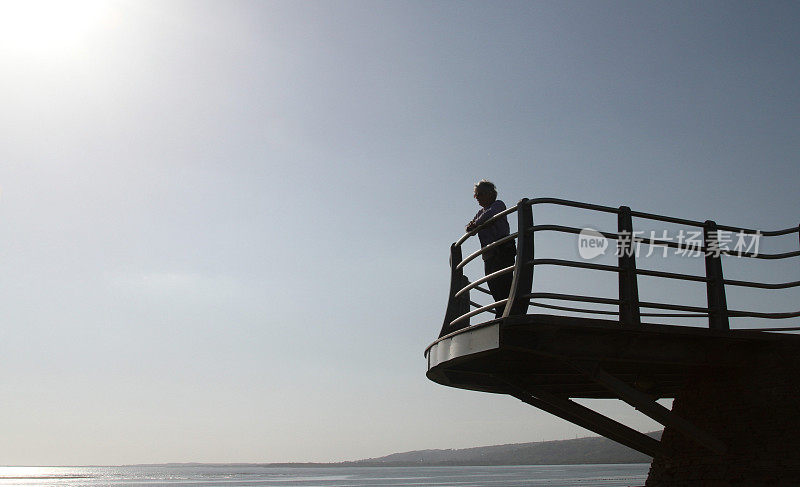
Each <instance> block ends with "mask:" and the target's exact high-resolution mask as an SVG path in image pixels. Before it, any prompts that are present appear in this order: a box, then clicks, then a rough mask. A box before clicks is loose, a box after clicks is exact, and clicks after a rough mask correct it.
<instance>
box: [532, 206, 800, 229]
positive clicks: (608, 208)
mask: <svg viewBox="0 0 800 487" xmlns="http://www.w3.org/2000/svg"><path fill="white" fill-rule="evenodd" d="M526 204H529V205H540V204H554V205H559V206H571V207H573V208H583V209H587V210H595V211H601V212H605V213H614V214H618V213H619V208H614V207H611V206H603V205H593V204H590V203H581V202H579V201H570V200H564V199H560V198H531V199H529V200H528V201H527V202H526ZM631 216H632V217H636V218H644V219H647V220H656V221H662V222H666V223H675V224H678V225H687V226H692V227H701V228H702V227H704V226H705V222H701V221H697V220H688V219H686V218H675V217H671V216H666V215H658V214H656V213H647V212H643V211H631ZM717 229H718V230H725V231H729V232H739V231H742V232H743V233H754V234H760V235H762V236H765V237H775V236H780V235H788V234H790V233H794V232H800V226H796V227H790V228H784V229H781V230H753V229H750V228H737V227H732V226H729V225H717Z"/></svg>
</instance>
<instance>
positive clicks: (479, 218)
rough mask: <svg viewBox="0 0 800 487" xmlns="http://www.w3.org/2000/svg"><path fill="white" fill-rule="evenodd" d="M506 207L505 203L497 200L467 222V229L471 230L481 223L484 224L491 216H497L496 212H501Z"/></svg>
mask: <svg viewBox="0 0 800 487" xmlns="http://www.w3.org/2000/svg"><path fill="white" fill-rule="evenodd" d="M505 209H506V205H504V204H503V202H502V201H500V200H495V201H494V202H493V203H492V204H491V205H489V207H488V208H486V209H485V210H483V211H482V212H478V214H477V215H475V218H473V219H472V221H471V222H469V223H467V231H468V232H471V231H472V230H474V229H475V228H477V227H478V226H479V225H481V224H483V223H484V222H485V221H486V220H488V219H489V218H491V217H493V216H495V215H496V214H498V213H500V212H501V211H503V210H505Z"/></svg>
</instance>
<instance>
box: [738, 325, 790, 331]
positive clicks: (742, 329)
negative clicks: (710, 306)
mask: <svg viewBox="0 0 800 487" xmlns="http://www.w3.org/2000/svg"><path fill="white" fill-rule="evenodd" d="M734 329H735V330H737V331H738V330H741V331H800V326H787V327H786V328H734Z"/></svg>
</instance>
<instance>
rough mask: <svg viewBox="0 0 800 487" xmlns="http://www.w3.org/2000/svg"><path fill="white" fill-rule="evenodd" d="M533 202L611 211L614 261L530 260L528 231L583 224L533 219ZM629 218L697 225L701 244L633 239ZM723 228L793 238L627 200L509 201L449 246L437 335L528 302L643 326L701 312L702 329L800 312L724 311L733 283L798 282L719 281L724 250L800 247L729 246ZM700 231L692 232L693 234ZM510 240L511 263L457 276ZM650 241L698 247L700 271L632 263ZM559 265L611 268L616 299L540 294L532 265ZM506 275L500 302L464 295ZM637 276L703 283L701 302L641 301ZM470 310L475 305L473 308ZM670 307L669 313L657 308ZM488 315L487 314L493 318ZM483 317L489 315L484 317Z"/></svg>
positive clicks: (512, 312) (521, 310)
mask: <svg viewBox="0 0 800 487" xmlns="http://www.w3.org/2000/svg"><path fill="white" fill-rule="evenodd" d="M536 205H557V206H562V207H571V208H578V209H583V210H588V211H591V212H595V213H597V212H599V213H605V214H613V215H616V216H617V231H616V232H602V231H600V232H597V233H598V234H599V235H602V237H604V238H606V239H610V240H612V241H613V240H616V241H617V258H618V260H617V265H605V264H598V263H592V262H587V261H581V260H567V259H552V258H545V259H542V258H540V259H537V258H535V257H534V235H535V234H536V233H537V232H545V231H547V232H559V233H566V234H575V235H579V234H581V232H583V231H585V229H581V228H577V227H570V226H563V225H534V222H533V207H534V206H536ZM514 213H516V215H517V228H518V230H517V232H513V233H511V234H510V235H508V236H507V237H504V238H503V239H501V240H498V241H496V242H494V243H492V244H490V245H487V246H485V247H483V248H480V249H479V250H477V251H475V252H473V253H471V254H470V255H468V256H467V257H466V258H464V257H463V256H462V244H464V243H465V242H466V241H467V240H468V239H469V238H470V237H472V236H474V235H476V234H477V233H478V232H479V231H480V230H481V229H482V228H484V227H486V226H489V225H491V224H492V223H493V222H494V221H496V220H498V219H500V218H507V216H508V215H512V214H514ZM633 218H640V219H645V220H651V221H656V222H661V223H668V224H678V225H683V226H686V227H695V228H699V229H701V231H702V235H703V239H702V246H700V247H697V246H695V245H689V244H687V243H683V242H674V241H671V240H665V239H658V238H645V237H637V236H636V233H635V232H634V229H633V221H632V219H633ZM723 232H736V233H737V235H738V234H741V235H750V236H755V237H774V236H781V235H789V234H792V233H796V234H798V239H799V241H800V226H796V227H791V228H787V229H784V230H776V231H761V230H753V229H747V228H738V227H731V226H727V225H717V224H716V223H715V222H713V221H710V220H707V221H705V222H700V221H695V220H687V219H683V218H673V217H668V216H663V215H656V214H652V213H645V212H640V211H633V210H631V209H630V208H628V207H627V206H620V207H619V208H613V207H609V206H601V205H593V204H588V203H581V202H577V201H569V200H563V199H558V198H535V199H523V200H521V201H520V202H519V203H517V204H516V205H515V206H513V207H511V208H508V209H506V210H505V211H503V212H501V213H499V214H497V215H495V216H493V217H492V218H490V219H489V220H487V221H486V222H484V223H483V224H482V225H480V226H479V227H477V228H475V229H474V230H472V231H470V232H467V233H466V234H464V235H463V236H462V237H461V238H460V239H458V241H456V242H455V243H454V244H452V245H451V247H450V267H451V276H450V292H449V294H448V304H447V311H446V313H445V319H444V324H443V326H442V330H441V333H440V335H439V336H440V337H441V336H444V335H446V334H448V333H451V332H453V331H456V330H458V329H461V328H465V327H467V326H469V320H470V318H471V317H473V316H475V315H479V314H482V313H487V312H493V311H497V310H498V309H500V310H502V317H503V318H506V317H509V316H518V315H525V314H527V310H528V307H529V306H537V307H541V308H546V309H553V310H559V311H567V312H577V313H589V314H597V315H615V316H618V319H619V323H620V325H621V326H628V327H632V326H639V325H641V324H642V321H641V319H642V317H643V316H646V317H680V318H689V317H707V318H708V327H709V328H711V329H714V330H729V329H730V324H729V318H732V317H753V318H766V319H782V318H793V317H798V316H800V311H794V312H787V313H765V312H757V311H744V310H733V309H728V305H727V300H726V294H725V286H736V287H745V288H759V289H773V290H774V289H787V288H794V287H798V286H800V281H791V282H782V283H763V282H751V281H743V280H735V279H725V278H724V277H723V273H722V259H721V257H722V256H723V255H729V256H735V257H738V258H743V259H786V258H791V257H798V256H800V250H795V251H791V252H784V253H775V254H765V253H758V252H750V251H749V249H747V250H746V251H741V249H739V250H738V251H733V250H730V249H725V248H722V247H721V246H720V241H719V239H718V236H719V235H721V234H722V233H723ZM698 234H699V232H698ZM511 240H515V241H516V246H517V256H516V262H515V264H514V265H513V266H509V267H506V268H504V269H500V270H498V271H496V272H494V273H492V274H490V275H487V276H485V277H482V278H480V279H477V280H475V281H474V282H471V283H470V282H469V280H468V279H467V278H466V276H465V275H464V267H465V266H466V265H467V264H468V263H469V262H471V261H472V260H474V259H476V258H478V257H479V256H481V255H482V254H484V253H485V252H487V251H489V250H491V249H494V248H496V247H498V246H500V245H503V244H504V243H506V242H508V241H511ZM634 245H635V246H637V247H638V246H639V245H649V246H658V247H669V248H674V249H678V250H680V251H699V252H702V253H703V254H705V275H704V276H699V275H692V274H682V273H675V272H665V271H658V270H646V269H637V267H636V255H635V253H634V252H633V251H632V249H633V246H634ZM544 265H547V266H561V267H573V268H579V269H587V270H593V271H601V272H616V273H617V274H618V284H619V293H618V297H617V298H616V299H612V298H604V297H597V296H585V295H577V294H563V293H545V292H533V276H534V268H535V267H536V266H544ZM508 273H512V275H513V278H512V285H511V290H510V292H509V295H508V298H507V299H503V300H500V301H493V302H492V303H490V304H487V305H481V304H478V303H475V302H473V301H471V300H470V299H469V292H470V291H471V290H476V291H480V292H483V293H486V294H490V295H491V293H490V291H489V290H488V289H486V288H484V287H482V286H481V284H484V283H487V282H488V281H489V280H491V279H493V278H495V277H497V276H500V275H504V274H508ZM638 276H650V277H656V278H662V279H673V280H682V281H693V282H702V283H705V284H706V297H707V305H706V306H686V305H679V304H673V303H664V302H652V301H640V300H639V290H638V289H639V288H638V280H637V277H638ZM536 300H548V301H568V302H570V303H594V304H601V305H606V306H608V305H611V306H616V307H617V310H616V311H614V310H609V309H592V308H586V307H576V306H575V305H572V306H560V305H555V304H547V303H541V302H537V301H536ZM472 308H474V309H472ZM642 309H648V310H658V312H642ZM663 311H670V312H663ZM492 319H494V318H492ZM487 321H491V319H490V320H487ZM798 329H800V327H795V328H788V327H785V328H760V330H762V331H788V330H798Z"/></svg>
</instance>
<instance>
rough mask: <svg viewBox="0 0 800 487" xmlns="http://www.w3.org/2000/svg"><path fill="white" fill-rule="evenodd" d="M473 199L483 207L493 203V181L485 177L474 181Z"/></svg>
mask: <svg viewBox="0 0 800 487" xmlns="http://www.w3.org/2000/svg"><path fill="white" fill-rule="evenodd" d="M475 199H476V200H478V204H479V205H481V206H482V207H484V208H486V207H487V206H489V205H491V204H492V203H494V201H495V200H496V199H497V188H495V186H494V183H493V182H491V181H487V180H485V179H481V180H480V181H479V182H478V183H476V184H475Z"/></svg>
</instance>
